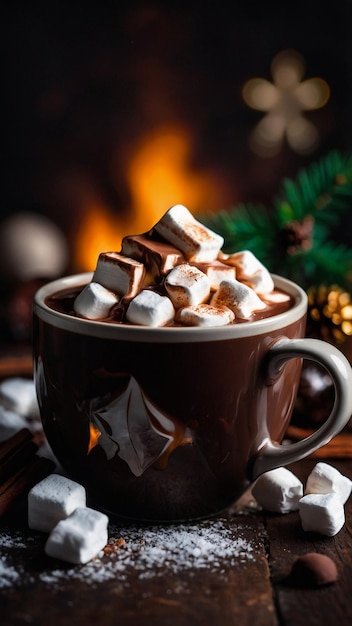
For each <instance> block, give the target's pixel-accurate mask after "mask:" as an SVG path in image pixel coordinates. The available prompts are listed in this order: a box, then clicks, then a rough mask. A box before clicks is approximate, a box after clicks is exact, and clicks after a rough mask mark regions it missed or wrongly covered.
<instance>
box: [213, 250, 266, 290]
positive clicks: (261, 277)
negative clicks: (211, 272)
mask: <svg viewBox="0 0 352 626" xmlns="http://www.w3.org/2000/svg"><path fill="white" fill-rule="evenodd" d="M218 258H219V260H221V261H222V262H223V263H227V264H228V265H233V266H234V267H235V268H236V276H237V278H238V279H239V280H241V281H243V282H245V283H246V284H247V285H249V286H250V287H251V288H252V289H253V290H254V291H255V292H256V293H260V294H266V293H270V292H271V291H272V290H273V289H274V281H273V279H272V278H271V275H270V272H269V271H268V270H267V268H266V267H264V265H263V264H262V263H261V262H260V261H259V259H257V257H256V256H254V254H253V253H252V252H251V251H250V250H243V251H242V252H234V253H233V254H224V253H223V252H220V254H219V255H218Z"/></svg>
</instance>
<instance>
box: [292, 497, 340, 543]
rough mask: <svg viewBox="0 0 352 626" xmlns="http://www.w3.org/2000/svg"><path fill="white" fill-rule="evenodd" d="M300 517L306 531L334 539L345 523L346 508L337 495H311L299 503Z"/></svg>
mask: <svg viewBox="0 0 352 626" xmlns="http://www.w3.org/2000/svg"><path fill="white" fill-rule="evenodd" d="M298 508H299V515H300V518H301V523H302V528H303V530H305V531H308V532H309V531H310V532H316V533H319V534H320V535H327V536H328V537H333V536H334V535H336V534H337V533H338V532H339V531H340V530H341V528H342V526H343V525H344V523H345V510H344V506H343V504H342V502H341V500H340V498H339V496H338V495H337V494H335V493H310V494H308V495H306V496H303V498H301V499H300V501H299V507H298Z"/></svg>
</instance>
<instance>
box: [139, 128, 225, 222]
mask: <svg viewBox="0 0 352 626" xmlns="http://www.w3.org/2000/svg"><path fill="white" fill-rule="evenodd" d="M191 148H192V137H191V135H190V133H189V131H186V130H185V129H184V128H180V127H177V126H174V127H163V128H159V129H157V130H156V131H152V132H150V133H149V134H147V135H146V136H145V137H144V138H143V139H142V141H141V143H140V145H139V146H137V149H136V152H135V154H134V156H133V157H132V159H131V161H130V163H129V165H128V168H127V180H128V183H129V186H130V190H131V194H132V201H133V206H134V207H138V214H137V216H136V218H135V221H134V224H133V225H134V226H135V227H136V228H137V231H143V230H147V229H149V228H150V227H151V226H152V225H153V224H154V223H155V222H157V221H158V219H160V217H161V216H162V215H163V213H164V212H165V211H166V210H167V209H168V208H169V207H170V206H172V205H173V204H176V203H180V204H185V205H186V206H189V207H191V210H192V211H194V210H195V209H197V208H198V209H199V208H201V207H202V205H204V203H205V202H208V197H209V193H210V194H212V195H214V192H213V191H212V187H213V186H214V183H209V179H208V178H207V176H205V175H204V174H202V175H200V174H198V173H196V172H194V171H192V169H191V165H190V159H191V154H190V153H191Z"/></svg>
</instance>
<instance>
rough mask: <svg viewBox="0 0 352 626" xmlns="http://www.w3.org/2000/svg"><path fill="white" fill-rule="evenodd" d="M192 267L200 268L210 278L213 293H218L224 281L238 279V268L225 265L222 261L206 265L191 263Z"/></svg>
mask: <svg viewBox="0 0 352 626" xmlns="http://www.w3.org/2000/svg"><path fill="white" fill-rule="evenodd" d="M191 265H194V266H195V267H198V269H199V270H201V271H202V272H203V273H204V274H206V276H208V278H209V280H210V289H211V290H212V291H216V289H217V288H218V287H219V285H220V283H221V281H222V280H225V279H226V278H229V279H232V278H236V268H235V267H231V266H230V265H225V263H221V261H217V260H215V261H207V262H205V261H204V263H198V264H197V263H191Z"/></svg>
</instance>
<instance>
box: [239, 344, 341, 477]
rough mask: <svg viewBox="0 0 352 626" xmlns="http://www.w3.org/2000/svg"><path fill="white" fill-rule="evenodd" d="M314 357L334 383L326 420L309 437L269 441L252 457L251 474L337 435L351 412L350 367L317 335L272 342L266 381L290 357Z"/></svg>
mask: <svg viewBox="0 0 352 626" xmlns="http://www.w3.org/2000/svg"><path fill="white" fill-rule="evenodd" d="M293 358H305V359H310V360H312V361H316V362H317V363H319V364H320V365H322V366H323V367H324V368H325V369H326V370H327V372H328V373H329V374H330V376H331V378H332V381H333V384H334V387H335V401H334V406H333V408H332V411H331V413H330V415H329V417H328V418H327V419H326V421H325V422H324V423H323V424H322V426H320V428H318V430H316V431H315V432H314V433H313V434H312V435H309V437H305V438H304V439H302V440H301V441H298V442H296V443H293V444H290V445H280V444H276V443H273V442H269V443H268V444H267V445H266V446H265V447H264V448H263V449H262V450H261V451H260V452H259V454H258V456H257V458H256V459H255V460H254V462H253V465H252V471H251V474H252V476H251V478H252V480H255V479H256V478H258V476H260V474H263V473H264V472H267V471H269V470H271V469H275V468H276V467H280V466H284V465H287V464H288V463H293V462H294V461H298V460H300V459H303V458H304V457H306V456H308V455H309V454H311V453H312V452H315V450H317V449H318V448H320V447H321V446H323V445H325V444H327V443H328V442H329V441H330V439H332V437H334V436H335V435H337V434H338V433H339V432H340V431H341V430H342V429H343V427H344V426H345V425H346V424H347V422H348V421H349V419H350V417H351V415H352V368H351V365H350V363H349V362H348V360H347V359H346V357H345V356H344V355H343V354H342V352H340V350H338V349H337V348H335V347H334V346H333V345H331V344H329V343H327V342H324V341H321V340H320V339H308V338H304V339H288V338H287V337H283V338H282V339H279V340H278V341H277V342H276V343H275V344H274V345H272V346H271V347H270V348H269V350H268V353H267V355H266V359H267V361H266V375H267V382H268V384H273V383H274V382H275V379H276V378H277V377H278V376H279V375H280V374H281V372H282V369H283V367H284V365H285V363H286V361H288V360H289V359H293Z"/></svg>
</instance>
